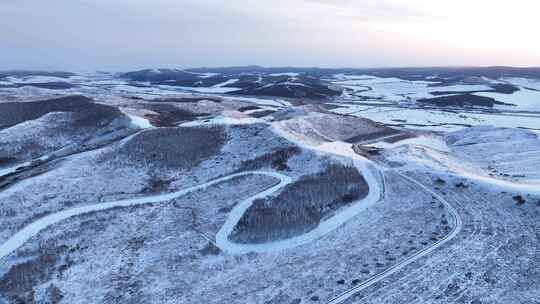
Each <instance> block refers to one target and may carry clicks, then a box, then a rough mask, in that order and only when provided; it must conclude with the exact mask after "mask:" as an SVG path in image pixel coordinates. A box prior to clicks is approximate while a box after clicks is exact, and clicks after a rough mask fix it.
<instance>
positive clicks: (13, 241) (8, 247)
mask: <svg viewBox="0 0 540 304" xmlns="http://www.w3.org/2000/svg"><path fill="white" fill-rule="evenodd" d="M251 174H261V175H268V176H272V177H275V178H278V179H279V180H280V184H278V185H277V186H275V187H273V188H271V189H274V190H276V189H277V188H276V187H282V184H286V183H289V182H290V178H289V177H288V176H286V175H283V174H279V173H275V172H266V171H249V172H242V173H237V174H232V175H228V176H225V177H221V178H218V179H215V180H212V181H209V182H206V183H203V184H201V185H198V186H195V187H191V188H187V189H184V190H180V191H176V192H171V193H166V194H159V195H155V196H148V197H143V198H132V199H126V200H119V201H111V202H106V203H98V204H93V205H87V206H83V207H76V208H72V209H67V210H63V211H59V212H56V213H53V214H49V215H47V216H45V217H42V218H40V219H38V220H36V221H34V222H32V223H31V224H29V225H27V226H26V227H24V228H23V229H22V230H20V231H19V232H17V233H15V234H14V235H13V236H11V237H10V238H9V239H8V240H7V241H6V242H4V243H3V244H2V245H0V259H2V258H4V257H6V256H8V255H9V254H11V253H12V252H14V251H15V250H17V249H18V248H20V247H21V246H22V245H24V243H26V242H27V241H29V240H30V239H31V238H33V237H35V236H36V235H37V234H39V233H40V232H41V231H42V230H44V229H46V228H48V227H50V226H52V225H54V224H56V223H59V222H61V221H63V220H65V219H68V218H71V217H73V216H77V215H81V214H85V213H90V212H97V211H103V210H108V209H111V208H116V207H128V206H135V205H143V204H148V203H159V202H165V201H170V200H172V199H175V198H177V197H179V196H182V195H185V194H188V193H190V192H194V191H197V190H203V189H205V188H207V187H209V186H212V185H215V184H218V183H221V182H224V181H227V180H230V179H233V178H235V177H240V176H246V175H251ZM267 191H268V190H267Z"/></svg>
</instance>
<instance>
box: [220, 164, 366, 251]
mask: <svg viewBox="0 0 540 304" xmlns="http://www.w3.org/2000/svg"><path fill="white" fill-rule="evenodd" d="M368 190H369V188H368V185H367V183H366V181H365V180H364V178H363V177H362V176H361V175H360V173H359V172H358V170H357V169H356V168H354V167H347V166H343V165H337V164H331V165H328V167H327V168H326V169H325V170H324V171H322V172H320V173H318V174H314V175H308V176H304V177H302V178H300V179H298V180H297V181H296V182H294V183H292V184H290V185H288V186H287V187H285V188H284V189H283V191H281V192H280V193H279V194H278V195H277V196H275V197H268V198H265V199H258V200H256V201H254V202H253V204H252V205H251V207H250V208H248V210H247V211H246V213H245V214H244V216H243V217H242V218H241V219H240V221H239V222H238V224H237V225H236V227H235V229H234V230H233V232H232V233H231V236H230V239H231V240H232V241H235V242H238V243H265V242H269V241H276V240H281V239H287V238H290V237H294V236H298V235H301V234H303V233H306V232H308V231H310V230H313V229H314V228H315V227H317V226H318V225H319V223H320V222H321V221H322V220H323V219H325V218H327V217H329V216H331V215H332V214H334V212H336V211H337V210H339V209H340V208H342V207H343V206H346V205H348V204H350V203H352V202H353V201H356V200H358V199H361V198H362V197H364V196H365V195H367V193H368Z"/></svg>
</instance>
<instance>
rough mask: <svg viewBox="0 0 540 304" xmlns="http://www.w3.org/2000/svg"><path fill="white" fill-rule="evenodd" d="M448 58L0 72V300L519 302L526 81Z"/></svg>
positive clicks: (528, 228) (527, 273) (528, 170)
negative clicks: (456, 66) (421, 65)
mask: <svg viewBox="0 0 540 304" xmlns="http://www.w3.org/2000/svg"><path fill="white" fill-rule="evenodd" d="M413 72H414V73H413ZM458 72H459V73H458ZM458 72H456V71H454V70H450V71H447V70H442V71H439V70H428V71H427V72H426V71H424V70H422V71H420V72H418V71H416V70H415V71H411V72H408V71H402V70H399V71H394V70H388V71H387V70H381V71H380V70H375V71H373V70H350V69H342V70H339V69H328V70H324V69H317V70H315V71H313V70H311V69H293V68H291V69H285V68H284V69H264V68H257V67H255V68H254V67H246V69H245V70H240V71H237V70H235V72H230V71H229V70H227V69H223V70H220V69H193V70H188V71H185V70H178V69H148V70H141V71H133V72H129V73H93V72H92V73H78V74H75V73H66V72H35V71H34V72H17V73H15V72H11V73H8V72H6V73H0V303H1V304H4V303H6V304H8V303H9V304H11V303H171V304H172V303H175V304H176V303H265V304H266V303H268V304H270V303H275V304H277V303H285V304H288V303H291V304H292V303H295V304H298V303H333V304H336V303H475V304H477V303H537V302H539V301H540V292H539V290H540V288H538V287H539V286H538V282H540V272H539V270H538V269H539V267H537V266H538V265H539V264H540V256H539V254H538V244H539V242H540V240H539V235H538V231H540V224H539V223H540V221H539V218H540V132H539V131H540V98H539V97H540V94H537V93H538V91H539V90H540V85H539V83H540V81H539V80H538V79H536V78H533V77H531V76H530V75H529V74H526V75H524V76H521V77H520V75H519V74H517V75H516V73H517V72H515V71H514V70H510V71H507V72H505V73H504V74H501V75H500V77H499V76H497V75H495V76H494V75H493V73H492V72H490V71H489V70H485V71H484V70H479V71H476V70H471V69H468V70H466V71H458ZM488 72H489V73H488ZM482 73H486V74H485V75H484V74H482ZM496 76H497V77H496ZM539 78H540V77H539Z"/></svg>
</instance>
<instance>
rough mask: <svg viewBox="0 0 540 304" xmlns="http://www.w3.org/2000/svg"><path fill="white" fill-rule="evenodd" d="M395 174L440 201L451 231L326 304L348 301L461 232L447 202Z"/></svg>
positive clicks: (419, 184)
mask: <svg viewBox="0 0 540 304" xmlns="http://www.w3.org/2000/svg"><path fill="white" fill-rule="evenodd" d="M396 173H397V174H399V175H400V176H401V177H403V178H405V179H407V180H408V181H411V182H413V183H415V184H417V185H418V186H419V187H420V188H422V189H423V190H425V191H427V192H428V193H430V194H431V195H433V196H434V197H436V198H437V199H438V200H439V201H441V202H442V203H443V204H444V205H445V206H446V208H447V209H448V211H449V212H450V214H451V215H452V216H453V217H454V220H455V225H454V227H453V228H452V231H451V232H450V233H449V234H447V235H446V236H445V237H444V238H442V239H440V240H439V241H438V242H436V243H434V244H432V245H431V246H429V247H427V248H425V249H423V250H421V251H419V252H417V253H416V254H414V255H412V256H410V257H409V258H407V259H405V260H403V261H401V262H399V263H397V264H396V265H393V266H392V267H390V268H388V269H386V270H384V271H382V272H380V273H378V274H376V275H374V276H372V277H371V278H369V279H367V280H366V281H364V282H362V283H360V284H359V285H356V286H355V287H353V288H351V289H349V290H347V291H345V292H344V293H342V294H340V295H339V296H337V297H335V298H333V299H331V300H330V301H329V302H327V304H338V303H343V302H344V301H346V300H348V299H349V298H351V297H352V296H354V295H355V294H357V293H358V292H360V291H362V290H364V289H366V288H368V287H369V286H371V285H373V284H375V283H377V282H379V281H381V280H383V279H385V278H387V277H389V276H391V275H392V274H394V273H396V272H398V271H400V270H401V269H402V268H404V267H405V266H407V265H409V264H411V263H414V262H415V261H417V260H419V259H421V258H423V257H424V256H426V255H428V254H430V253H431V252H433V251H434V250H436V249H437V248H439V247H441V246H443V245H444V244H446V243H448V242H449V241H451V240H452V239H453V238H455V237H456V236H457V235H458V233H459V232H460V231H461V228H462V227H463V222H462V220H461V217H460V216H459V213H458V212H457V211H456V209H454V207H453V206H452V205H451V204H450V203H448V201H446V200H445V199H444V198H443V197H442V196H440V195H438V194H437V193H435V192H433V191H432V190H431V189H429V188H428V187H426V186H424V185H423V184H421V183H420V182H417V181H415V180H414V179H412V178H410V177H407V176H405V175H403V174H401V173H399V172H396Z"/></svg>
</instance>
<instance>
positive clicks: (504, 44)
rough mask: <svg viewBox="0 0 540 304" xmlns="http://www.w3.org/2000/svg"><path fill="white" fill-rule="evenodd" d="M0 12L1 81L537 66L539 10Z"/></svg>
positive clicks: (439, 3) (391, 2)
mask: <svg viewBox="0 0 540 304" xmlns="http://www.w3.org/2000/svg"><path fill="white" fill-rule="evenodd" d="M0 1H1V3H0V56H1V57H0V58H1V59H0V69H8V68H26V69H31V68H39V69H65V70H94V69H102V70H129V69H134V68H144V67H175V68H185V67H197V66H231V65H248V64H256V65H264V66H319V67H379V66H434V65H436V66H441V65H517V66H533V65H534V66H540V39H538V29H539V28H540V18H538V14H539V13H540V1H538V0H513V1H502V0H501V1H494V0H272V1H270V0H268V1H265V0H46V1H45V0H0Z"/></svg>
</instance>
